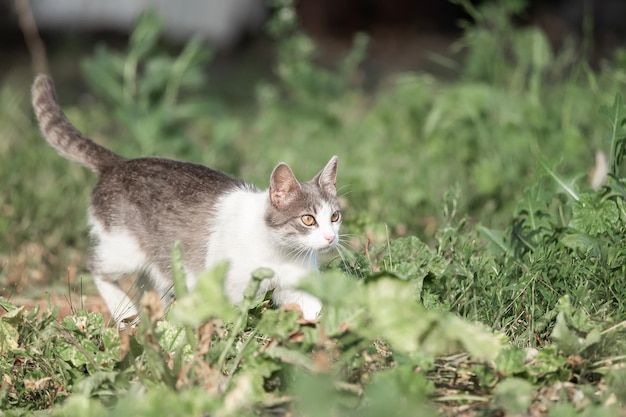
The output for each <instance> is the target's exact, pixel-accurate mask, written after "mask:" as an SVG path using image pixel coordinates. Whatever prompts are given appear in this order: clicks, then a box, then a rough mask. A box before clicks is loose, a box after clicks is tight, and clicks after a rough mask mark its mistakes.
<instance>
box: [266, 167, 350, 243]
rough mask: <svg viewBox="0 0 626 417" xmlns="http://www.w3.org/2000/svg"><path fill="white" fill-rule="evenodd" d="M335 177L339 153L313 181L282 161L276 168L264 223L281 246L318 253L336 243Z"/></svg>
mask: <svg viewBox="0 0 626 417" xmlns="http://www.w3.org/2000/svg"><path fill="white" fill-rule="evenodd" d="M336 178H337V157H336V156H333V157H332V158H330V161H328V163H327V164H326V166H325V167H324V168H323V169H322V170H321V171H320V172H319V173H318V174H317V175H316V176H315V177H313V179H312V180H310V181H307V182H302V183H301V182H299V181H298V180H297V179H296V177H295V176H294V174H293V171H292V170H291V168H289V165H287V164H285V163H283V162H281V163H280V164H278V165H277V166H276V168H274V171H273V172H272V175H271V177H270V188H269V202H270V204H268V208H267V211H266V213H265V223H266V224H267V226H268V227H269V229H270V230H271V232H272V235H273V236H275V237H276V238H277V241H278V242H279V244H281V246H285V247H287V248H290V249H292V250H294V251H304V250H307V251H311V250H313V251H318V252H319V251H325V250H328V249H331V248H333V247H335V245H337V242H338V241H339V226H340V225H341V210H340V207H339V203H338V202H337V188H336V186H335V181H336Z"/></svg>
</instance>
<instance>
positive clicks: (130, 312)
mask: <svg viewBox="0 0 626 417" xmlns="http://www.w3.org/2000/svg"><path fill="white" fill-rule="evenodd" d="M89 217H90V218H89V224H90V226H91V234H92V236H93V239H94V246H93V252H92V256H91V264H90V270H91V273H92V276H93V280H94V283H95V284H96V287H97V288H98V291H99V292H100V295H101V296H102V298H103V299H104V301H105V302H106V304H107V307H108V308H109V311H110V312H111V315H112V316H113V318H114V319H115V321H116V322H120V321H121V320H123V319H125V318H128V317H132V316H135V315H137V313H138V309H137V303H138V302H139V298H140V292H141V291H140V289H139V288H135V291H133V294H131V295H129V294H128V293H127V292H126V291H125V290H124V289H123V288H122V287H121V286H120V283H119V280H120V279H122V278H123V277H125V276H128V275H130V274H134V273H139V272H140V271H141V270H144V269H145V268H146V266H147V264H148V259H147V256H146V254H145V252H144V251H143V250H142V249H141V247H140V245H139V243H138V242H137V240H136V239H135V238H134V236H133V235H132V234H131V233H130V232H129V231H127V230H125V229H124V228H121V227H109V228H106V227H104V225H103V224H102V222H100V221H99V220H98V219H96V218H95V217H93V216H91V215H90V216H89Z"/></svg>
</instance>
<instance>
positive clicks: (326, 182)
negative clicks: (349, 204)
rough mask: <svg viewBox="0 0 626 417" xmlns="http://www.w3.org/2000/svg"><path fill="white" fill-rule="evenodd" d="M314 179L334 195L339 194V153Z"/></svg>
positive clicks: (323, 188)
mask: <svg viewBox="0 0 626 417" xmlns="http://www.w3.org/2000/svg"><path fill="white" fill-rule="evenodd" d="M313 181H314V182H315V184H317V185H318V186H319V187H320V188H321V189H322V190H324V191H325V192H327V193H329V194H331V195H333V196H334V195H337V186H336V183H337V155H335V156H333V157H332V158H330V161H328V163H327V164H326V166H325V167H324V169H322V170H321V171H320V173H319V174H317V175H316V176H315V178H313Z"/></svg>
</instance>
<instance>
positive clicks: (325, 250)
mask: <svg viewBox="0 0 626 417" xmlns="http://www.w3.org/2000/svg"><path fill="white" fill-rule="evenodd" d="M336 247H337V244H336V243H332V244H330V245H328V246H324V247H323V248H320V249H318V250H317V252H318V253H327V252H330V251H332V250H334V249H335V248H336Z"/></svg>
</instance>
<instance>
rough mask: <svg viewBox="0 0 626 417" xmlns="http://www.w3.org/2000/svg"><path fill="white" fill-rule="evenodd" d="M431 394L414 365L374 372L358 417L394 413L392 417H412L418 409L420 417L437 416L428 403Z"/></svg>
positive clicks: (428, 383) (431, 389) (425, 381)
mask: <svg viewBox="0 0 626 417" xmlns="http://www.w3.org/2000/svg"><path fill="white" fill-rule="evenodd" d="M433 391H434V387H433V384H432V382H431V381H429V380H428V379H427V378H426V376H425V375H424V374H423V373H418V372H416V371H415V368H414V367H413V366H407V365H404V366H402V365H400V366H397V367H395V368H393V369H387V370H384V371H381V372H377V373H375V374H374V375H373V376H372V381H371V382H370V383H369V384H368V385H367V386H366V387H365V398H366V401H365V406H364V407H363V410H362V411H361V410H360V411H359V415H360V416H364V417H378V416H384V415H388V414H389V413H390V411H391V410H393V413H392V414H393V415H394V416H398V417H403V416H406V417H413V416H415V415H416V410H419V413H418V414H419V415H420V416H436V415H437V413H435V409H434V408H433V407H432V405H431V403H430V402H429V401H428V395H429V394H431V393H432V392H433ZM391 404H393V407H390V405H391Z"/></svg>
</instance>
